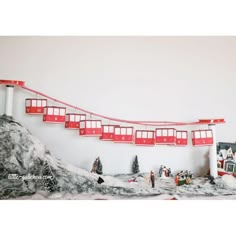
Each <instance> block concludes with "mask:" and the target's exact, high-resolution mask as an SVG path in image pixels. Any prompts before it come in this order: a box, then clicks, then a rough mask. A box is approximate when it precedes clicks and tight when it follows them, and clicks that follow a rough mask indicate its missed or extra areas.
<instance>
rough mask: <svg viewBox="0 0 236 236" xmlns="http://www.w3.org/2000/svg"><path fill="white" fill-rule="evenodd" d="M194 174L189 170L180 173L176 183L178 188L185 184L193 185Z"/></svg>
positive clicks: (176, 177)
mask: <svg viewBox="0 0 236 236" xmlns="http://www.w3.org/2000/svg"><path fill="white" fill-rule="evenodd" d="M192 177H193V175H192V173H191V172H190V171H188V170H186V171H183V170H182V171H180V172H179V173H178V174H177V175H176V176H175V183H176V185H177V186H180V185H183V184H191V183H192Z"/></svg>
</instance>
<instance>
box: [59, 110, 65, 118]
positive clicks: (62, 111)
mask: <svg viewBox="0 0 236 236" xmlns="http://www.w3.org/2000/svg"><path fill="white" fill-rule="evenodd" d="M59 110H60V116H64V115H65V114H66V110H65V109H64V108H61V109H59Z"/></svg>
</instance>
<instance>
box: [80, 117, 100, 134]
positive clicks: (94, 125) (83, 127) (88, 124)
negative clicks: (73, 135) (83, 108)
mask: <svg viewBox="0 0 236 236" xmlns="http://www.w3.org/2000/svg"><path fill="white" fill-rule="evenodd" d="M79 134H80V135H81V136H101V135H102V121H101V120H81V121H80V130H79Z"/></svg>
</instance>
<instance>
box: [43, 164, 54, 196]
mask: <svg viewBox="0 0 236 236" xmlns="http://www.w3.org/2000/svg"><path fill="white" fill-rule="evenodd" d="M43 185H44V188H45V189H46V190H47V191H48V192H54V191H56V190H57V180H56V178H55V177H54V175H53V173H52V170H51V168H50V166H49V164H48V161H45V162H44V164H43Z"/></svg>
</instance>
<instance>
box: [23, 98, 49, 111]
mask: <svg viewBox="0 0 236 236" xmlns="http://www.w3.org/2000/svg"><path fill="white" fill-rule="evenodd" d="M46 106H47V99H38V98H26V99H25V113H27V114H35V115H37V114H39V115H40V114H43V113H44V107H46Z"/></svg>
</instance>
